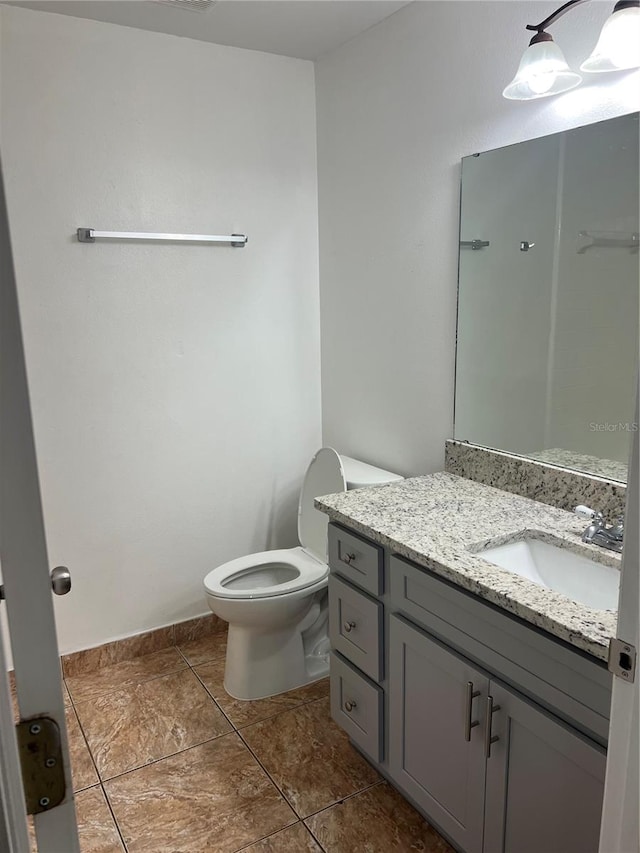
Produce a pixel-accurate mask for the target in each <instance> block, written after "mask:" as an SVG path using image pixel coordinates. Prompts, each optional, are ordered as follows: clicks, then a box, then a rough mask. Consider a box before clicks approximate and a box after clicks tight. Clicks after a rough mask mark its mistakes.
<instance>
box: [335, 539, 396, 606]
mask: <svg viewBox="0 0 640 853" xmlns="http://www.w3.org/2000/svg"><path fill="white" fill-rule="evenodd" d="M329 566H330V567H331V569H332V570H333V571H335V572H338V573H339V574H341V575H342V576H343V577H345V578H347V580H350V581H351V583H354V584H356V586H360V587H362V589H366V591H367V592H370V593H371V594H372V595H382V567H383V551H382V548H381V547H380V546H378V545H375V544H374V543H373V542H368V541H367V540H366V539H363V538H361V537H360V536H357V535H356V534H355V533H351V531H348V530H345V529H344V527H339V526H338V525H337V524H330V525H329Z"/></svg>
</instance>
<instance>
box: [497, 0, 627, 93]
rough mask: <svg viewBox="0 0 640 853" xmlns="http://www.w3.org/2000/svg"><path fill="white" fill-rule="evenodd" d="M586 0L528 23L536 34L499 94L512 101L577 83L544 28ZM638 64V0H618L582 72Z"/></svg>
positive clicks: (566, 88)
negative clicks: (542, 19)
mask: <svg viewBox="0 0 640 853" xmlns="http://www.w3.org/2000/svg"><path fill="white" fill-rule="evenodd" d="M585 2H586V0H569V2H568V3H565V4H564V6H560V8H559V9H556V11H555V12H554V13H553V14H552V15H549V17H548V18H545V19H544V21H541V22H540V23H539V24H527V27H526V28H527V29H528V30H532V31H533V32H534V33H535V35H534V36H533V38H532V39H531V41H530V42H529V47H528V48H527V49H526V50H525V52H524V54H523V55H522V59H521V60H520V65H519V66H518V70H517V72H516V76H515V77H514V78H513V80H512V81H511V83H509V85H508V86H507V88H506V89H505V90H504V92H503V93H502V94H503V95H504V97H505V98H508V99H509V100H513V101H529V100H533V99H534V98H545V97H547V96H548V95H558V94H560V92H567V91H569V89H573V88H575V87H576V86H579V85H580V83H581V82H582V77H581V76H580V74H578V73H577V72H576V71H572V70H571V69H570V68H569V66H568V64H567V60H566V59H565V58H564V54H563V53H562V51H561V50H560V48H559V47H558V45H557V44H556V43H555V42H554V40H553V38H552V37H551V36H550V35H549V33H548V32H547V31H546V29H547V27H548V26H550V25H551V24H553V23H554V22H555V21H557V20H558V18H560V17H561V16H562V15H564V14H565V13H566V12H568V11H569V10H570V9H572V8H573V7H574V6H577V5H579V4H580V3H585ZM638 67H640V0H618V2H617V3H616V4H615V6H614V8H613V12H612V14H611V15H610V16H609V18H607V20H606V21H605V24H604V26H603V28H602V32H601V33H600V38H599V39H598V42H597V44H596V46H595V48H594V49H593V52H592V54H591V56H589V58H588V59H585V61H584V62H583V63H582V65H581V66H580V70H581V71H585V72H587V73H596V72H601V71H626V70H628V69H631V68H638Z"/></svg>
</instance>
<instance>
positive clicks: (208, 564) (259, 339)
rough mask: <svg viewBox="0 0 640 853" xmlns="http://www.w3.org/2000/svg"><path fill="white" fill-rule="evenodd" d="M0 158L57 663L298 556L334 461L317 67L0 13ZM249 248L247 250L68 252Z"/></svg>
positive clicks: (194, 609)
mask: <svg viewBox="0 0 640 853" xmlns="http://www.w3.org/2000/svg"><path fill="white" fill-rule="evenodd" d="M0 24H1V26H2V64H1V71H2V88H1V92H0V94H1V97H2V101H1V108H2V126H1V144H2V156H3V165H4V170H5V176H6V185H7V195H8V207H9V218H10V222H11V230H12V239H13V245H14V257H15V265H16V274H17V279H18V286H19V295H20V302H21V310H22V321H23V327H24V335H25V346H26V355H27V366H28V373H29V379H30V387H31V395H32V407H33V414H34V422H35V432H36V444H37V451H38V457H39V465H40V473H41V480H42V489H43V502H44V512H45V523H46V528H47V538H48V544H49V555H50V559H51V564H52V565H57V564H59V563H63V564H65V565H68V566H69V567H70V569H71V571H72V574H73V584H74V587H73V591H72V593H71V594H70V595H69V596H67V597H66V598H63V599H60V600H57V601H56V607H57V621H58V626H59V635H60V636H59V639H60V646H61V650H62V651H63V652H68V651H71V650H73V649H78V648H84V647H88V646H91V645H94V644H98V643H102V642H105V641H107V640H109V639H112V638H114V637H119V636H123V635H128V634H132V633H136V632H139V631H142V630H144V629H146V628H151V627H157V626H160V625H163V624H167V623H171V622H174V621H179V620H181V619H185V618H187V617H189V616H192V615H197V614H199V613H203V612H205V611H206V609H207V606H206V602H205V600H204V592H203V586H202V580H203V578H204V575H205V573H206V572H207V571H208V570H209V569H210V568H212V567H214V566H215V565H217V564H219V563H221V562H223V561H225V560H228V559H230V558H232V557H235V556H239V555H241V554H246V553H249V552H251V551H255V550H259V549H263V548H267V547H277V546H281V547H283V546H288V545H293V544H295V521H296V517H295V508H296V503H297V492H298V489H299V486H300V482H301V478H302V475H303V473H304V470H305V468H306V465H307V463H308V461H309V459H310V457H311V455H312V453H313V452H314V450H315V449H317V447H318V446H319V444H320V356H319V295H318V247H317V240H318V235H317V187H316V149H315V102H314V72H313V66H312V64H311V63H308V62H303V61H299V60H293V59H286V58H282V57H276V56H272V55H267V54H261V53H257V52H252V51H244V50H238V49H234V48H228V47H218V46H216V45H210V44H205V43H201V42H197V41H190V40H187V39H180V38H176V37H171V36H165V35H160V34H156V33H147V32H143V31H140V30H134V29H128V28H124V27H117V26H112V25H109V24H101V23H95V22H89V21H85V20H78V19H73V18H70V17H66V16H65V17H63V16H57V15H50V14H47V13H41V12H31V11H28V10H24V9H16V8H7V7H0ZM78 226H88V227H93V228H100V229H114V230H135V231H145V230H147V231H180V232H200V233H202V232H204V233H221V232H222V233H231V232H246V233H247V234H248V235H249V237H250V242H249V244H248V246H247V248H245V249H231V248H227V247H211V246H197V245H161V244H156V245H143V244H138V245H135V244H125V243H118V242H115V243H110V244H107V243H102V244H98V243H96V244H95V245H81V244H79V243H77V242H76V241H75V238H74V234H75V229H76V228H77V227H78Z"/></svg>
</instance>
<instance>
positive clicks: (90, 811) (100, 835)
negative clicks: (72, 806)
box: [76, 786, 124, 853]
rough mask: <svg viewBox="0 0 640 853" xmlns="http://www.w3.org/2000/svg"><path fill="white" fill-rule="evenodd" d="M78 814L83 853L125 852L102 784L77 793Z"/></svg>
mask: <svg viewBox="0 0 640 853" xmlns="http://www.w3.org/2000/svg"><path fill="white" fill-rule="evenodd" d="M76 816H77V818H78V836H79V837H80V850H81V851H82V853H124V847H123V846H122V841H121V840H120V836H119V835H118V830H117V829H116V825H115V823H114V822H113V816H112V815H111V811H110V809H109V806H108V805H107V801H106V800H105V798H104V794H103V793H102V789H101V788H100V786H97V787H95V788H87V790H86V791H82V792H81V793H80V794H77V795H76Z"/></svg>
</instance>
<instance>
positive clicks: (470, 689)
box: [464, 681, 480, 741]
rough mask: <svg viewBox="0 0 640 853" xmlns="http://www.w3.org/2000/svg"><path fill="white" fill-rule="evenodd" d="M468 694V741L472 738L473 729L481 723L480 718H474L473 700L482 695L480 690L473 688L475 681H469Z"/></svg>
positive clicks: (465, 733) (466, 703) (465, 722)
mask: <svg viewBox="0 0 640 853" xmlns="http://www.w3.org/2000/svg"><path fill="white" fill-rule="evenodd" d="M465 692H466V696H465V699H466V701H465V705H466V707H465V713H464V739H465V740H466V741H470V740H471V729H475V727H476V726H479V725H480V720H472V719H471V713H472V706H473V700H474V699H476V698H477V697H478V696H479V695H480V691H479V690H474V689H473V681H467V687H466V691H465Z"/></svg>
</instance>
